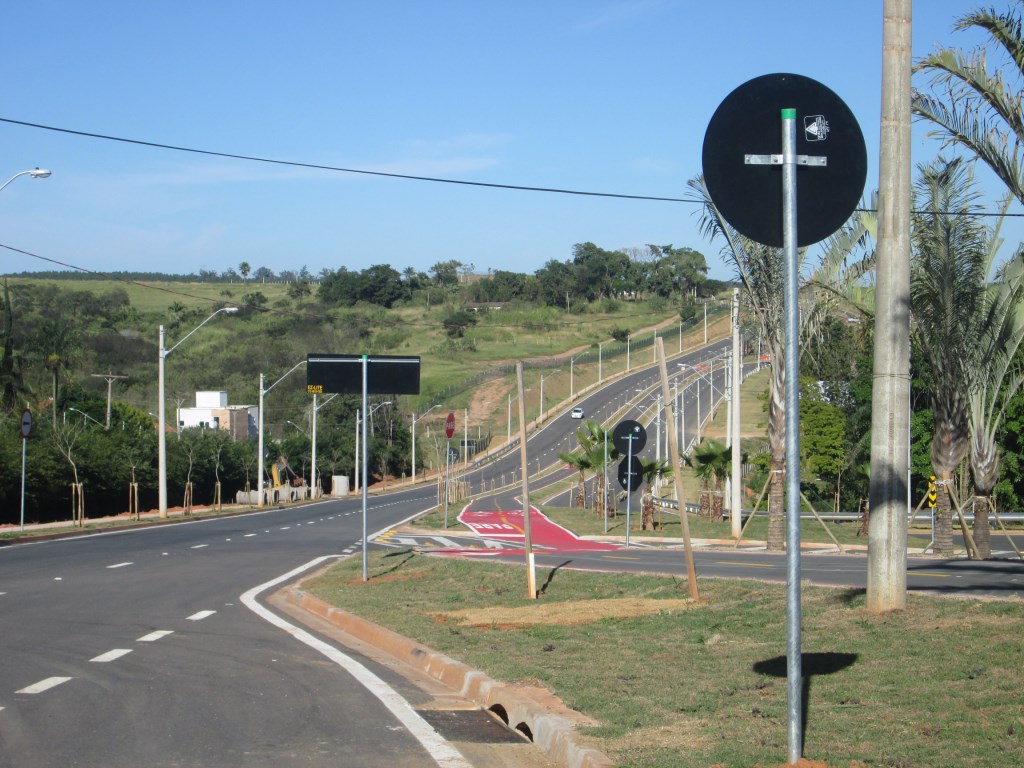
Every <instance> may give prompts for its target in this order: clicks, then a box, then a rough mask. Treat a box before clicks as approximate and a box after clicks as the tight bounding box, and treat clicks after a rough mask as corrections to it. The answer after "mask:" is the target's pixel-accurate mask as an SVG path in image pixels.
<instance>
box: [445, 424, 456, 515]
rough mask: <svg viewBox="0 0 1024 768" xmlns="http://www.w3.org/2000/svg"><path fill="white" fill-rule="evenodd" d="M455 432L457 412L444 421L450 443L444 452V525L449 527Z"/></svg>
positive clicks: (446, 435)
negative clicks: (453, 438) (453, 437)
mask: <svg viewBox="0 0 1024 768" xmlns="http://www.w3.org/2000/svg"><path fill="white" fill-rule="evenodd" d="M454 434H455V413H454V412H451V413H449V414H448V418H447V419H445V421H444V436H445V437H447V438H448V445H447V447H446V448H445V452H444V527H445V528H446V529H447V528H448V503H449V501H450V496H449V488H450V487H451V486H450V485H449V482H450V479H449V478H450V477H451V466H452V435H454Z"/></svg>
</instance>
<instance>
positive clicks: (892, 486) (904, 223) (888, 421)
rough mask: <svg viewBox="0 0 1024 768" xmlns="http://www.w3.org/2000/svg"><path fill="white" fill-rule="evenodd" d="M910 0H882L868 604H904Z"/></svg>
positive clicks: (875, 607) (879, 608) (887, 607)
mask: <svg viewBox="0 0 1024 768" xmlns="http://www.w3.org/2000/svg"><path fill="white" fill-rule="evenodd" d="M911 6H912V0H884V6H883V14H884V20H883V27H882V123H881V143H880V147H881V149H880V153H879V163H878V168H879V192H878V251H877V267H876V290H875V307H876V314H875V358H874V386H873V388H872V392H871V491H870V500H871V506H870V509H871V515H870V519H869V523H868V573H867V607H868V610H869V611H872V612H875V613H881V612H883V611H891V610H896V609H903V608H906V605H907V512H908V500H907V499H908V493H907V491H908V488H909V482H910V476H909V468H910V457H909V451H910V204H911V194H912V190H911V178H910V176H911V166H910V138H911V137H910V101H911V88H910V72H911V50H910V42H911V25H910V22H911Z"/></svg>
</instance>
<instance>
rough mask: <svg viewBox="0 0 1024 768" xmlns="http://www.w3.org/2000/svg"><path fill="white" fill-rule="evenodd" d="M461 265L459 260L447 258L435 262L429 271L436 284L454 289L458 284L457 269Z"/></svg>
mask: <svg viewBox="0 0 1024 768" xmlns="http://www.w3.org/2000/svg"><path fill="white" fill-rule="evenodd" d="M461 267H462V262H461V261H457V260H456V259H449V260H448V261H439V262H437V264H435V265H434V266H432V267H431V268H430V271H431V273H432V274H433V275H434V282H435V283H437V285H440V286H445V287H447V288H449V289H451V290H454V289H455V288H458V286H459V269H460V268H461Z"/></svg>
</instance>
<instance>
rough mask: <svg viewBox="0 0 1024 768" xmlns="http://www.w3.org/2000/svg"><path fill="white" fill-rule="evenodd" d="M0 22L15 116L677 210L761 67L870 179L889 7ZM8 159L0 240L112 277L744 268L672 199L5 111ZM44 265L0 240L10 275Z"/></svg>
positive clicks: (483, 0) (28, 15) (250, 11)
mask: <svg viewBox="0 0 1024 768" xmlns="http://www.w3.org/2000/svg"><path fill="white" fill-rule="evenodd" d="M975 6H976V3H970V2H953V1H952V0H918V2H917V3H915V8H914V11H915V18H914V51H915V56H921V55H923V54H925V53H927V52H929V51H931V50H933V49H934V48H935V47H936V45H939V44H943V45H956V46H961V47H971V46H973V45H975V44H977V43H978V42H979V41H980V38H979V37H977V36H976V35H973V34H970V33H962V32H961V33H953V32H952V31H951V27H952V22H953V20H954V19H955V18H956V17H957V16H958V15H960V14H963V13H965V12H967V11H969V10H971V9H973V8H974V7H975ZM0 20H2V26H3V29H4V35H3V38H4V39H3V42H2V44H0V67H2V71H3V72H4V73H5V78H4V89H3V99H2V102H0V103H2V107H0V117H3V118H7V119H12V120H19V121H26V122H31V123H38V124H43V125H48V126H54V127H59V128H66V129H71V130H76V131H85V132H90V133H98V134H107V135H113V136H120V137H126V138H131V139H137V140H142V141H148V142H156V143H164V144H172V145H177V146H184V147H192V148H197V149H205V150H212V151H215V152H225V153H231V154H240V155H251V156H258V157H264V158H271V159H278V160H288V161H297V162H302V163H310V164H317V165H329V166H340V167H346V168H356V169H365V170H372V171H386V172H394V173H400V174H411V175H423V176H432V177H444V178H453V179H463V180H468V181H478V182H493V183H500V184H513V185H527V186H537V187H557V188H563V189H575V190H585V191H595V192H611V193H619V194H629V195H649V196H663V197H683V196H685V194H686V182H687V180H688V179H690V178H692V177H693V176H695V175H696V174H698V173H699V172H700V170H701V169H700V156H701V146H702V143H703V139H704V131H705V128H706V126H707V123H708V120H709V119H710V117H711V115H712V113H713V112H714V110H715V108H716V107H717V106H718V105H719V103H720V102H721V101H722V99H723V98H725V96H726V95H728V93H729V92H730V91H732V90H733V89H734V88H736V87H737V86H738V85H740V84H741V83H743V82H745V81H747V80H749V79H751V78H753V77H756V76H759V75H762V74H767V73H771V72H795V73H798V74H802V75H806V76H808V77H811V78H814V79H816V80H819V81H821V82H822V83H824V84H825V85H827V86H828V87H830V88H831V89H832V90H833V91H835V92H836V93H837V94H839V96H840V97H841V98H842V99H843V100H844V101H846V103H847V104H848V105H849V106H850V108H851V109H852V110H853V112H854V114H855V115H856V116H857V117H858V120H859V121H860V124H861V128H862V130H863V132H864V135H865V140H866V143H867V147H868V165H869V167H868V188H869V189H874V188H875V187H876V186H877V175H878V174H877V165H878V135H879V127H878V124H879V107H880V98H881V97H880V83H881V34H882V2H881V0H773V1H771V2H769V1H768V0H720V1H719V2H716V3H708V2H705V1H704V0H625V1H617V0H613V1H609V2H603V1H602V0H586V1H584V0H564V1H561V2H560V1H558V0H544V1H540V0H516V2H497V1H494V2H489V1H487V0H433V1H430V2H428V1H427V0H421V1H419V2H415V1H413V0H402V1H399V0H394V1H388V0H380V1H378V2H351V1H347V0H337V1H336V2H326V1H323V2H303V1H302V0H297V1H296V2H289V3H282V2H269V1H263V0H248V1H247V2H241V1H239V0H204V1H202V2H201V1H200V0H178V1H177V2H170V1H169V0H160V1H158V0H152V1H148V2H127V1H125V2H114V1H112V0H90V2H87V3H83V2H71V1H67V2H59V1H56V0H33V2H30V3H29V2H19V3H14V2H12V3H5V4H4V8H3V10H2V12H0ZM915 133H916V135H917V136H918V141H917V142H916V143H915V147H914V160H915V162H921V161H924V160H929V159H931V158H933V157H934V155H935V154H936V153H937V151H938V145H937V143H936V142H934V141H926V140H924V139H923V138H921V137H922V136H923V133H924V130H923V128H921V127H919V128H916V129H915ZM0 158H2V163H0V176H2V177H3V178H0V183H2V182H3V181H5V180H6V179H7V178H8V177H10V176H11V175H13V174H14V173H16V172H18V171H21V170H25V169H28V168H32V167H36V166H39V167H45V168H50V169H51V170H52V171H53V176H52V177H51V178H49V179H47V180H45V181H43V180H33V179H30V178H28V177H24V178H20V179H17V180H16V181H15V182H14V183H12V184H11V185H10V186H9V187H7V188H6V189H5V190H3V192H0V243H2V244H4V245H8V246H13V247H15V248H18V249H21V250H24V251H28V252H30V253H32V254H36V255H38V256H42V257H45V258H46V259H52V260H56V261H58V262H63V263H65V264H70V265H75V266H78V267H84V268H86V269H89V270H95V271H100V272H109V271H119V270H146V271H159V272H175V273H181V272H192V271H196V272H197V271H198V270H200V269H209V270H214V271H217V272H221V271H224V270H226V269H228V268H232V267H235V268H237V266H238V264H239V263H240V262H242V261H247V262H249V263H250V264H252V265H253V267H254V268H255V267H258V266H268V267H270V268H271V269H273V270H274V271H275V272H280V271H281V270H285V269H290V270H295V271H298V270H299V269H301V268H302V267H303V266H305V267H306V268H307V269H309V270H310V271H311V272H313V273H314V274H316V273H318V272H319V271H320V270H322V269H324V268H329V269H336V268H338V267H342V266H345V267H347V268H349V269H356V270H358V269H363V268H366V267H368V266H371V265H374V264H390V265H392V266H394V267H395V268H396V269H398V270H399V271H401V270H402V269H404V268H405V267H408V266H412V267H415V268H416V269H418V270H423V271H428V270H429V269H430V267H431V266H432V265H433V264H435V263H437V262H439V261H443V260H447V259H457V260H459V261H461V262H463V263H464V264H473V265H474V266H475V268H476V271H477V272H486V271H487V270H488V269H493V270H498V269H506V270H513V271H520V272H533V271H535V270H537V269H539V268H540V267H541V266H543V265H544V264H545V263H546V262H547V261H549V260H551V259H555V260H559V261H564V260H567V259H569V258H571V253H572V246H573V244H574V243H578V242H584V241H592V242H594V243H596V244H597V245H599V246H601V247H603V248H607V249H616V248H629V247H642V246H643V245H644V244H646V243H657V244H666V243H673V244H675V245H676V246H688V247H691V248H695V249H697V250H700V251H702V252H703V253H704V254H705V255H706V256H707V257H708V263H709V266H710V273H711V275H712V276H713V277H718V278H721V279H728V278H729V277H731V275H732V272H731V269H730V268H729V267H728V265H726V264H725V263H724V262H723V261H722V260H721V259H720V258H719V256H718V247H717V245H712V244H710V243H708V242H706V241H704V240H702V239H701V237H700V234H699V231H698V228H697V219H696V214H695V210H696V208H695V206H693V205H688V204H682V203H666V202H651V201H636V200H618V199H604V198H593V197H578V196H569V195H557V194H544V193H536V192H521V191H510V190H498V189H485V188H479V187H468V186H457V185H449V184H436V183H427V182H420V181H406V180H398V179H388V178H376V177H368V176H360V175H353V174H347V173H338V172H329V171H320V170H310V169H301V168H289V167H281V166H274V165H267V164H258V163H252V162H246V161H242V160H232V159H225V158H218V157H208V156H203V155H197V154H188V153H180V152H172V151H167V150H162V149H155V148H147V147H140V146H134V145H130V144H124V143H116V142H110V141H102V140H97V139H91V138H82V137H78V136H73V135H67V134H63V133H56V132H52V131H46V130H40V129H35V128H28V127H23V126H17V125H11V124H7V123H0ZM992 189H993V191H994V190H995V189H996V187H995V186H994V185H993V186H992ZM992 204H993V206H994V199H993V201H992ZM1006 234H1007V237H1008V239H1009V238H1011V237H1015V233H1013V232H1012V231H1007V233H1006ZM1017 239H1019V237H1017ZM54 268H57V267H55V266H54V265H53V264H52V263H50V262H47V261H43V260H40V259H36V258H29V257H25V256H22V255H19V254H15V253H12V252H11V251H9V250H6V249H0V273H9V272H18V271H21V270H33V271H35V270H49V269H54Z"/></svg>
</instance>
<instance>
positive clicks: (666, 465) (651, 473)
mask: <svg viewBox="0 0 1024 768" xmlns="http://www.w3.org/2000/svg"><path fill="white" fill-rule="evenodd" d="M671 476H672V464H671V463H670V462H669V461H668V459H645V458H641V459H640V477H642V478H643V481H644V492H643V494H642V495H641V497H640V530H642V531H646V530H652V531H653V530H654V490H653V485H654V481H655V480H656V479H659V478H663V477H671ZM679 514H680V515H685V514H686V511H685V510H679Z"/></svg>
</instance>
